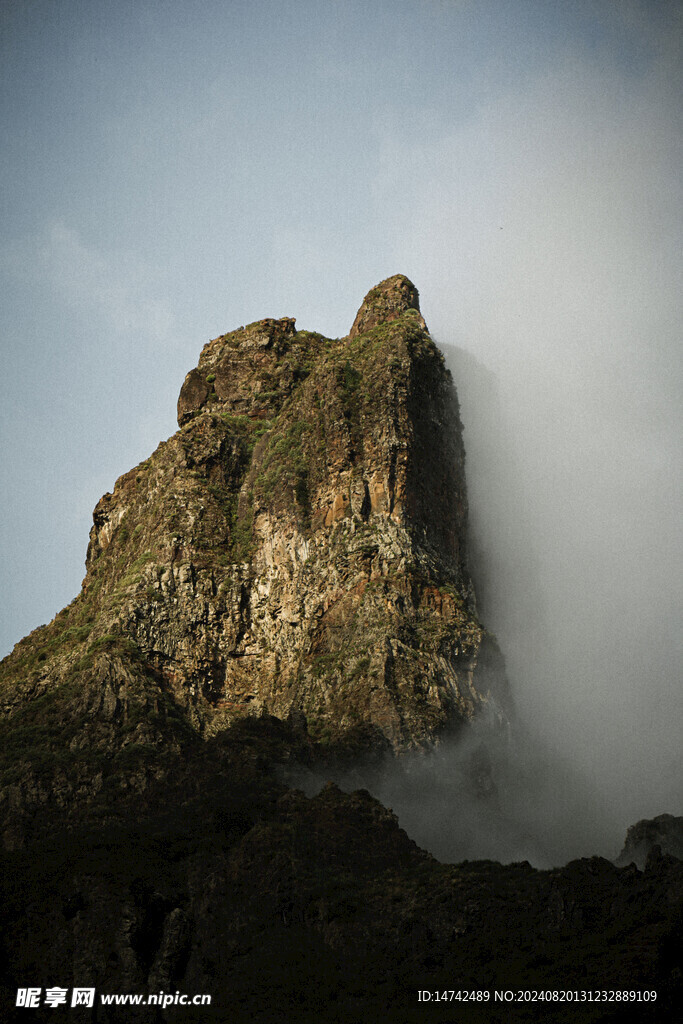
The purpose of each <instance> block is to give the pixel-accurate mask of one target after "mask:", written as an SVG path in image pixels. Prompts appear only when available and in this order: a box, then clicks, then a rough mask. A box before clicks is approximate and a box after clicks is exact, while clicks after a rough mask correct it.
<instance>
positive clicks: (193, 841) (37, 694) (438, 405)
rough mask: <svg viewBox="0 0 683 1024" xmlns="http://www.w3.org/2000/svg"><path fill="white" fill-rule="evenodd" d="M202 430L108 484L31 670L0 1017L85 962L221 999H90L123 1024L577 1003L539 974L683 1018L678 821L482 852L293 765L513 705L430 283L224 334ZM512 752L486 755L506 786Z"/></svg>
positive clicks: (21, 667)
mask: <svg viewBox="0 0 683 1024" xmlns="http://www.w3.org/2000/svg"><path fill="white" fill-rule="evenodd" d="M178 423H179V430H178V432H177V433H176V434H174V435H173V437H171V438H170V439H169V440H168V441H166V442H164V443H163V444H161V445H160V446H159V448H158V449H157V450H156V452H154V454H153V455H151V456H150V458H149V459H147V460H146V461H145V462H143V463H141V464H140V465H139V466H137V467H136V468H135V469H133V470H131V471H130V472H129V473H127V474H125V475H124V476H123V477H121V478H120V479H119V480H118V481H117V483H116V486H115V488H114V491H113V492H112V493H111V494H106V495H105V496H104V497H103V498H102V499H101V500H100V502H99V503H98V505H97V507H96V509H95V512H94V516H93V519H94V524H93V528H92V531H91V534H90V544H89V547H88V555H87V563H86V565H87V575H86V577H85V580H84V582H83V589H82V591H81V593H80V594H79V596H78V597H77V598H76V599H75V601H74V602H72V604H71V605H70V606H69V607H68V608H66V609H64V610H63V611H62V612H60V613H59V615H57V616H56V618H55V619H54V620H53V622H51V623H50V624H49V625H47V626H43V627H40V628H39V629H37V630H35V631H34V632H33V633H32V634H31V635H30V636H29V637H27V638H26V639H25V640H23V641H21V643H19V644H18V645H17V646H16V648H15V649H14V651H13V652H12V654H11V655H10V656H9V657H8V658H6V659H5V660H4V662H3V663H2V666H1V667H0V700H1V704H0V708H1V710H2V720H1V721H0V768H1V769H2V787H1V789H0V825H1V827H2V838H3V853H2V859H3V869H4V870H3V876H2V877H3V882H2V887H3V888H2V896H3V907H4V927H3V930H2V940H1V941H2V944H3V949H2V954H3V955H2V960H1V963H2V966H1V967H0V994H1V996H2V1000H3V1004H4V1005H3V1009H2V1011H0V1014H2V1017H1V1019H3V1020H8V1021H14V1020H17V1021H19V1020H28V1019H32V1020H44V1019H47V1020H50V1019H53V1015H54V1014H55V1011H54V1010H53V1009H52V1008H50V1007H40V1006H39V1007H38V1008H35V1009H30V1010H27V1009H25V1008H22V1007H16V1005H15V1003H16V992H17V988H19V987H24V988H26V987H39V988H42V989H43V991H44V990H45V989H46V988H48V987H52V986H61V987H63V988H67V989H69V991H70V990H71V988H73V987H74V986H81V987H94V988H96V989H97V991H98V993H117V992H118V993H126V992H129V993H147V992H150V993H158V992H160V991H164V992H166V993H168V992H173V993H175V991H180V992H184V993H209V994H211V996H212V1006H211V1008H207V1007H202V1009H201V1010H193V1009H189V1008H179V1007H169V1008H168V1009H166V1010H164V1011H163V1012H162V1011H160V1010H159V1009H158V1008H156V1007H138V1008H131V1007H127V1008H126V1009H125V1010H122V1009H121V1008H120V1007H119V1008H116V1007H105V1006H101V1005H100V1006H98V1007H97V1010H96V1013H94V1012H93V1011H91V1010H89V1009H84V1008H83V1009H82V1008H74V1009H73V1010H68V1011H64V1010H59V1011H58V1012H59V1013H62V1014H63V1015H66V1013H67V1012H68V1013H69V1014H70V1015H71V1016H70V1018H69V1019H74V1020H80V1019H83V1020H86V1019H88V1020H95V1019H96V1020H97V1021H100V1022H101V1021H118V1020H126V1021H141V1022H143V1021H144V1022H147V1021H149V1022H157V1021H161V1020H175V1019H178V1020H181V1019H182V1020H183V1021H194V1020H218V1021H263V1022H266V1021H283V1022H285V1021H287V1022H288V1021H309V1020H316V1021H323V1022H326V1021H330V1022H332V1021H339V1022H346V1021H367V1020H375V1019H376V1020H388V1021H396V1022H399V1021H400V1022H405V1021H412V1020H415V1021H423V1020H425V1019H429V1020H430V1021H431V1020H458V1021H468V1020H472V1021H478V1020H486V1021H508V1020H537V1019H540V1016H543V1019H550V1017H549V1016H548V1015H547V1014H545V1015H543V1014H541V1015H540V1016H539V1012H538V1004H530V1003H526V1004H525V1003H522V1004H520V1005H515V1006H513V1007H512V1008H511V1007H510V1005H509V1003H505V1005H503V1004H500V1003H499V1004H497V1005H496V1004H495V1003H494V1002H493V998H494V996H493V993H494V990H496V989H498V990H507V991H510V990H513V991H515V992H516V991H517V990H518V989H520V988H523V989H526V990H534V989H543V990H558V991H559V990H567V989H571V990H578V991H581V990H598V989H599V990H610V989H613V990H619V991H623V990H626V989H628V990H645V989H647V990H648V991H652V990H656V991H657V1001H656V1003H654V1004H652V1003H643V1002H640V1003H637V1004H633V1005H631V1006H625V1005H624V1004H623V1003H622V1002H621V1001H620V1002H619V1005H616V1004H615V1003H600V1002H587V1003H585V1004H582V1006H581V1007H580V1008H578V1009H577V1006H576V1005H574V1004H570V1003H563V1004H559V1003H558V1004H556V1005H554V1006H553V1008H552V1011H553V1016H552V1019H553V1020H554V1021H564V1020H567V1021H578V1020H581V1021H615V1022H616V1021H629V1020H634V1021H635V1020H638V1021H656V1020H663V1019H667V1020H673V1019H675V1017H674V1015H673V1014H674V1011H673V1007H674V1006H675V1005H676V1000H677V998H678V997H679V995H680V992H679V990H678V986H680V970H679V967H678V961H677V953H678V949H679V947H680V939H681V930H682V929H681V899H682V895H683V878H682V871H681V862H680V860H678V859H677V857H676V856H673V855H672V854H673V853H676V851H677V849H678V848H677V847H676V848H675V849H674V847H666V846H662V842H661V835H662V829H663V827H664V826H663V825H662V824H661V821H660V819H656V822H659V825H656V826H655V825H653V827H652V828H650V829H648V828H647V827H645V825H644V824H643V823H641V825H642V828H641V826H638V828H639V829H640V831H638V833H637V835H635V836H634V837H632V838H633V843H634V844H636V845H637V847H638V858H637V859H638V860H639V864H640V865H641V866H642V868H643V870H640V869H639V868H638V867H636V866H635V865H634V864H625V866H623V867H620V868H618V867H615V866H614V865H613V864H611V863H610V862H608V861H606V860H602V859H600V858H592V859H588V860H582V861H575V862H573V863H571V864H569V865H567V866H566V867H564V868H560V869H555V870H553V871H543V872H541V871H536V870H534V869H533V868H531V867H530V866H529V865H528V864H527V863H521V864H513V865H508V866H501V865H500V864H496V863H493V862H488V861H487V862H477V863H475V862H472V863H467V862H466V863H464V864H460V865H455V866H449V865H443V864H440V863H438V862H437V861H436V860H434V859H433V858H432V857H431V856H430V855H429V854H427V853H425V852H424V851H421V850H420V849H418V847H417V846H416V845H415V844H414V843H413V842H412V840H411V839H410V838H409V837H408V836H407V835H406V833H405V832H404V831H402V830H401V829H400V827H399V825H398V822H397V820H396V818H395V816H394V815H393V814H392V813H391V811H389V810H387V809H386V808H384V807H383V806H382V805H381V804H380V803H378V802H377V801H376V800H375V799H374V798H373V797H372V796H371V795H370V794H369V793H367V792H366V791H365V790H359V791H357V792H353V793H348V794H347V793H344V792H342V791H341V790H340V789H338V788H336V787H335V786H334V785H332V784H329V785H327V786H324V787H323V789H322V790H321V792H320V793H319V794H318V795H317V796H314V797H312V798H307V797H306V796H305V795H304V794H303V793H301V792H299V791H297V790H296V789H292V788H290V787H289V786H288V785H286V779H288V778H292V777H294V775H295V774H296V771H297V770H299V769H302V770H304V769H305V770H306V771H308V772H309V773H311V774H317V775H321V774H322V775H323V777H324V775H325V773H326V772H328V771H329V773H330V774H331V773H332V772H333V770H336V769H338V768H339V766H343V767H344V769H345V771H346V772H347V774H348V773H349V771H353V770H354V768H357V767H358V766H362V765H368V764H374V765H375V766H377V765H378V764H381V763H384V761H385V760H386V759H389V760H395V761H397V762H399V761H400V759H401V757H402V756H403V755H404V754H405V753H406V752H408V751H412V752H415V751H420V750H426V749H428V748H429V747H430V746H431V745H433V744H435V743H438V742H439V741H440V740H441V739H442V738H443V737H445V736H450V737H452V736H453V735H457V734H458V733H459V732H460V733H465V732H467V730H468V729H469V727H470V723H471V722H473V721H475V720H476V722H477V726H478V729H479V730H480V731H482V735H484V736H485V735H486V732H487V730H488V733H489V734H490V735H491V736H499V735H500V734H501V733H502V734H504V733H505V730H506V729H507V728H508V727H509V724H510V722H511V721H512V720H513V717H514V716H513V709H512V703H511V700H510V696H509V692H508V686H507V681H506V679H505V673H504V667H503V662H502V658H501V655H500V652H499V651H498V647H497V645H496V642H495V639H494V638H493V637H492V636H491V634H490V633H488V632H487V630H486V628H485V627H484V625H483V624H482V623H481V622H480V621H479V618H478V616H477V610H476V602H475V597H474V592H473V588H472V583H471V580H470V577H469V573H468V569H467V559H466V527H467V495H466V489H465V478H464V449H463V444H462V427H461V424H460V418H459V411H458V404H457V397H456V394H455V390H454V387H453V384H452V381H451V379H450V375H449V374H448V372H447V370H446V369H445V367H444V364H443V359H442V357H441V355H440V353H439V352H438V350H437V349H436V347H435V346H434V344H433V342H432V340H431V338H430V336H429V333H428V331H427V329H426V326H425V323H424V320H423V318H422V315H421V313H420V310H419V301H418V293H417V290H416V288H415V287H414V285H412V284H411V282H410V281H408V279H407V278H405V277H403V276H402V275H396V276H395V277H392V278H389V279H387V280H386V281H383V282H381V283H380V284H379V285H378V286H377V287H376V288H374V289H372V290H371V291H370V292H369V293H368V295H367V296H366V298H365V300H364V302H363V305H362V306H361V308H360V310H359V312H358V314H357V316H356V318H355V321H354V324H353V327H352V329H351V332H350V334H349V335H348V337H346V338H342V339H339V340H334V339H328V338H324V337H323V336H322V335H319V334H315V333H312V332H307V331H297V330H296V324H295V321H294V320H293V319H291V318H284V319H280V320H271V319H266V320H261V321H258V322H256V323H254V324H250V325H248V326H247V327H242V328H239V329H238V330H236V331H233V332H231V333H229V334H226V335H222V336H220V337H219V338H216V339H215V340H213V341H211V342H209V343H208V344H207V345H206V346H205V347H204V349H203V350H202V353H201V356H200V359H199V363H198V366H197V367H196V368H195V369H193V370H191V371H190V372H189V373H188V375H187V377H186V379H185V382H184V384H183V387H182V389H181V393H180V398H179V401H178ZM486 765H487V760H486V756H485V751H484V754H482V750H481V749H477V751H476V752H475V756H474V758H473V763H472V766H471V768H472V770H471V771H469V773H468V772H464V773H463V784H468V785H471V786H472V788H473V792H474V794H475V796H476V795H477V794H479V793H480V794H481V796H482V798H484V797H485V796H486V794H487V793H490V790H491V786H492V780H491V778H490V775H489V773H488V769H487V767H486ZM466 780H469V781H468V782H467V781H466ZM674 821H675V819H674ZM666 824H667V826H668V825H670V823H666ZM660 826H661V827H660ZM653 836H655V837H659V839H658V843H659V845H657V844H656V843H653V842H652V841H651V840H652V837H653ZM627 849H628V848H627ZM667 850H669V851H670V852H667ZM663 851H664V852H663ZM418 990H427V991H432V992H434V991H437V990H439V991H442V990H447V991H450V990H459V991H468V992H470V991H473V990H476V991H480V992H483V991H485V990H486V991H489V992H490V1002H489V1003H487V1004H486V1005H484V1004H482V1003H481V1002H479V1003H477V1002H476V1001H475V1002H474V1003H469V1002H467V1003H462V1002H459V1003H458V1006H457V1012H455V1010H454V1008H453V1004H452V1003H451V1004H448V1003H441V1002H439V1003H437V1002H433V1003H430V1006H429V1008H426V1006H425V1004H424V1003H418Z"/></svg>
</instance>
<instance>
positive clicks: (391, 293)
mask: <svg viewBox="0 0 683 1024" xmlns="http://www.w3.org/2000/svg"><path fill="white" fill-rule="evenodd" d="M409 309H414V310H416V312H417V313H418V315H419V322H420V326H421V327H425V322H424V320H423V319H422V316H421V314H420V296H419V292H418V290H417V288H416V287H415V285H414V284H413V283H412V281H409V280H408V278H407V277H405V276H404V275H403V274H394V276H393V277H387V279H386V280H385V281H380V283H379V284H378V285H375V287H374V288H371V289H370V291H369V292H368V294H367V295H366V296H365V298H364V299H363V303H362V305H361V307H360V309H359V310H358V312H357V313H356V319H355V320H354V321H353V327H352V328H351V332H350V334H349V338H351V339H352V338H355V337H357V335H359V334H364V333H365V331H369V330H371V329H372V328H373V327H377V326H378V325H379V324H386V323H389V322H390V321H391V320H396V318H397V317H399V316H401V315H402V314H403V313H406V312H407V311H408V310H409Z"/></svg>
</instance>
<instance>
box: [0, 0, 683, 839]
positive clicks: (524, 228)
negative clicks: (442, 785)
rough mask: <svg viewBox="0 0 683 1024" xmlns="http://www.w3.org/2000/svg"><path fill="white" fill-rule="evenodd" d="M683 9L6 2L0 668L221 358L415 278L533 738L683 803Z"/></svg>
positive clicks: (50, 607) (204, 0)
mask: <svg viewBox="0 0 683 1024" xmlns="http://www.w3.org/2000/svg"><path fill="white" fill-rule="evenodd" d="M682 12H683V7H682V6H681V5H680V4H679V3H669V2H665V0H662V2H639V0H585V2H583V0H568V2H567V0H564V2H555V0H536V2H525V0H516V2H514V3H510V2H509V0H503V2H494V0H491V2H489V0H477V2H475V0H471V2H470V0H422V2H419V0H375V2H373V0H363V2H354V0H345V2H343V3H339V2H336V3H335V2H332V3H327V4H322V3H318V2H315V3H314V2H309V0H296V2H292V0H278V2H271V0H245V2H242V0H223V2H216V0H192V2H191V3H190V2H188V0H184V2H179V0H164V2H161V0H134V2H127V0H117V2H116V3H113V4H112V3H111V2H103V0H60V2H59V3H56V2H54V0H4V2H3V3H2V5H0V74H1V75H2V81H1V83H0V86H1V87H0V118H1V122H0V138H2V146H1V148H0V160H1V161H2V164H1V166H2V180H3V189H2V195H1V197H0V217H1V221H2V230H1V232H0V274H1V275H2V282H3V295H4V302H3V306H2V311H1V312H0V317H1V319H0V331H1V336H2V345H3V349H2V352H3V362H4V373H3V375H2V380H1V381H0V389H1V392H0V430H1V437H2V458H1V463H0V472H1V474H2V475H1V477H0V502H1V507H0V517H1V518H0V524H1V525H0V574H1V576H2V579H3V581H4V586H3V599H2V607H1V609H0V610H1V621H0V655H4V654H6V653H7V652H8V651H9V650H10V649H11V648H12V646H13V644H14V643H15V642H16V641H17V640H19V639H20V638H21V637H22V636H24V635H25V634H26V633H28V632H29V631H30V630H31V629H33V628H35V627H36V626H38V625H39V624H40V623H42V622H47V621H49V620H50V619H51V618H52V617H53V616H54V614H55V613H56V612H57V611H58V610H59V609H60V608H61V607H63V606H64V605H65V604H67V603H68V602H69V601H70V600H71V599H72V598H73V597H74V596H75V595H76V594H77V592H78V590H79V588H80V582H81V579H82V576H83V574H84V565H83V563H84V558H85V551H86V546H87V535H88V530H89V528H90V525H91V514H92V509H93V507H94V505H95V504H96V502H97V500H98V499H99V497H100V496H101V494H103V493H104V492H105V491H107V490H111V489H112V488H113V485H114V482H115V480H116V478H117V477H118V476H119V475H120V474H121V473H124V472H126V471H127V470H128V469H129V468H131V467H132V466H133V465H135V464H136V463H137V462H139V461H141V460H142V459H144V458H146V457H147V456H148V455H149V454H150V452H151V451H153V450H154V448H156V446H157V444H158V443H159V442H160V441H161V440H164V439H165V438H166V437H168V436H169V435H170V434H171V433H173V431H174V429H175V427H176V423H175V405H176V400H177V395H178V391H179V389H180V385H181V383H182V381H183V378H184V376H185V374H186V372H187V371H188V370H189V369H190V368H191V367H193V366H194V365H196V361H197V358H198V355H199V352H200V350H201V347H202V345H203V344H204V343H205V342H206V341H207V340H209V338H213V337H216V336H217V335H219V334H221V333H223V332H225V331H228V330H231V329H233V328H235V327H238V326H239V325H241V324H245V323H249V322H251V321H253V320H255V319H259V318H261V317H264V316H275V317H281V316H295V317H296V318H297V321H298V325H299V326H300V327H303V328H307V329H310V330H319V331H321V332H322V333H324V334H327V335H328V336H331V337H339V336H343V335H345V334H346V333H347V332H348V330H349V328H350V325H351V323H352V321H353V317H354V315H355V312H356V309H357V308H358V306H359V305H360V302H361V300H362V298H363V296H364V295H365V293H366V292H367V291H368V290H369V288H370V287H372V286H373V285H374V284H376V283H377V282H378V281H379V280H381V279H383V278H385V277H387V276H389V275H391V274H394V273H404V274H407V275H408V276H409V277H410V278H411V279H412V280H413V281H414V283H415V284H416V285H417V287H418V289H419V290H420V294H421V306H422V312H423V314H424V316H425V318H426V320H427V323H428V325H429V327H430V329H431V331H432V334H433V336H434V337H435V339H436V341H437V343H439V344H440V345H441V346H442V347H443V349H444V352H446V354H447V357H448V360H449V365H451V367H452V369H453V372H454V376H455V379H456V385H457V387H458V391H459V394H460V400H461V403H462V410H463V419H464V422H465V444H466V448H467V452H468V481H469V488H470V503H471V522H472V545H473V563H474V565H475V572H476V575H477V577H478V586H479V592H480V605H481V608H482V614H483V615H485V616H486V621H487V623H488V624H490V625H491V626H492V628H494V630H495V631H496V633H497V634H498V636H499V639H500V641H501V645H502V647H503V649H504V653H505V655H506V658H507V662H508V668H509V672H510V677H511V682H512V685H513V691H514V694H515V698H516V701H517V704H518V707H519V709H520V714H522V715H523V716H524V718H525V720H526V721H527V722H528V723H530V725H531V726H532V727H533V728H535V729H536V730H537V731H538V733H539V734H541V735H543V736H544V737H545V739H546V740H547V741H548V742H549V743H550V744H551V745H554V746H555V747H557V749H558V750H559V751H561V752H562V753H566V754H567V756H572V757H576V758H577V759H578V761H579V762H580V766H581V770H582V771H583V772H585V773H586V774H587V776H588V778H589V780H590V779H592V780H594V781H596V784H597V780H599V782H600V785H602V786H604V787H605V788H606V790H607V792H608V793H610V794H611V793H613V794H614V796H615V800H617V803H618V811H619V814H620V816H621V817H623V818H624V819H626V818H627V817H628V816H629V815H630V816H631V817H630V819H629V820H625V824H629V823H630V821H631V820H635V818H636V817H638V816H645V815H650V816H651V815H653V814H656V813H661V812H662V811H671V812H673V813H676V812H677V813H683V803H682V798H681V790H680V781H679V780H680V778H681V776H682V775H683V772H681V765H680V750H679V748H680V735H681V726H682V725H683V698H682V696H681V691H682V688H681V680H680V665H681V659H680V655H681V651H680V637H681V628H680V627H681V622H680V608H681V578H682V577H683V574H682V573H681V569H680V554H681V536H680V527H679V526H678V521H677V520H678V509H679V508H680V502H681V426H682V424H681V412H680V405H681V403H680V393H681V377H682V373H681V343H680V324H681V299H680V296H681V294H683V288H682V287H681V252H682V246H681V241H682V239H681V223H682V221H681V207H682V203H681V172H680V168H681V167H682V166H683V159H682V154H681V138H682V134H681V108H680V96H681V95H682V92H681V82H680V68H681V66H682V62H681V54H680V44H681V37H682V34H683V33H682V24H683V18H682Z"/></svg>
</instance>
